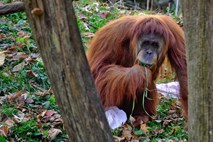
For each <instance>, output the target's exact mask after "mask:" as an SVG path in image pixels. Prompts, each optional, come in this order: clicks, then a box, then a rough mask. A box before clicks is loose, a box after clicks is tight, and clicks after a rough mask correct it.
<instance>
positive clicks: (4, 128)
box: [0, 125, 9, 137]
mask: <svg viewBox="0 0 213 142" xmlns="http://www.w3.org/2000/svg"><path fill="white" fill-rule="evenodd" d="M8 133H9V128H8V126H5V125H3V126H0V134H2V135H3V136H5V137H7V135H8Z"/></svg>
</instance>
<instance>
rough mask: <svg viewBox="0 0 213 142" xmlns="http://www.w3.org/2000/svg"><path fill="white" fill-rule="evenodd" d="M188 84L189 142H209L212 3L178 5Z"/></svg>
mask: <svg viewBox="0 0 213 142" xmlns="http://www.w3.org/2000/svg"><path fill="white" fill-rule="evenodd" d="M182 6H183V17H184V30H185V35H186V47H187V58H188V59H187V61H188V83H189V85H188V86H189V127H188V128H189V141H191V142H213V102H212V101H213V75H212V69H213V8H212V6H213V0H193V1H190V0H185V1H183V3H182Z"/></svg>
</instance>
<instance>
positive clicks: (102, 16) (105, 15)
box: [100, 12, 110, 19]
mask: <svg viewBox="0 0 213 142" xmlns="http://www.w3.org/2000/svg"><path fill="white" fill-rule="evenodd" d="M109 15H110V13H109V12H102V13H101V14H100V17H101V18H103V19H104V18H107V17H108V16H109Z"/></svg>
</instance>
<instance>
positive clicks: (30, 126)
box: [12, 120, 42, 142]
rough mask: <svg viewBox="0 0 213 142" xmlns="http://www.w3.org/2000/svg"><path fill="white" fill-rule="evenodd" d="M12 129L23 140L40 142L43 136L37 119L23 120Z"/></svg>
mask: <svg viewBox="0 0 213 142" xmlns="http://www.w3.org/2000/svg"><path fill="white" fill-rule="evenodd" d="M12 131H13V134H14V135H16V136H17V137H18V138H21V139H22V141H27V142H36V141H37V142H39V141H40V139H41V136H42V135H41V132H40V130H39V128H38V126H37V122H36V121H35V120H29V121H26V122H22V123H20V124H19V125H18V126H16V127H14V128H13V129H12Z"/></svg>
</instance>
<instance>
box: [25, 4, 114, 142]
mask: <svg viewBox="0 0 213 142" xmlns="http://www.w3.org/2000/svg"><path fill="white" fill-rule="evenodd" d="M24 2H25V9H26V12H27V17H28V20H29V21H30V25H31V28H32V31H33V34H34V38H35V41H36V43H37V45H38V47H39V49H40V53H41V56H42V59H43V61H44V65H45V67H46V70H47V74H48V76H49V79H50V82H51V85H52V87H53V91H54V94H55V97H56V101H57V103H58V106H59V109H60V111H61V115H62V117H63V120H64V126H65V129H66V132H67V134H68V135H69V139H70V141H72V142H111V141H113V140H112V134H111V132H110V128H109V126H108V123H107V120H106V118H105V114H104V110H103V108H102V106H101V103H100V99H99V97H98V95H97V91H96V89H95V85H94V81H93V78H92V75H91V73H90V69H89V66H88V63H87V59H86V56H85V52H84V49H83V46H82V42H81V38H80V34H79V30H78V27H77V23H76V18H75V15H74V10H73V6H72V1H71V0H24Z"/></svg>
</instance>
